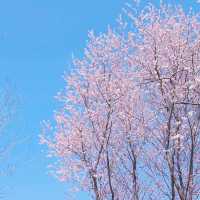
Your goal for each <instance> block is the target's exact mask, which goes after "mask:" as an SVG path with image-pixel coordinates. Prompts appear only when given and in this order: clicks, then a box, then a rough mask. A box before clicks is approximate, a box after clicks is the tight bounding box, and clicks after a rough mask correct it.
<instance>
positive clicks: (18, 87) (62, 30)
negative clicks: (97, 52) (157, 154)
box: [0, 0, 196, 200]
mask: <svg viewBox="0 0 200 200" xmlns="http://www.w3.org/2000/svg"><path fill="white" fill-rule="evenodd" d="M125 2H127V1H125V0H57V1H55V0H54V1H53V0H48V1H47V0H0V71H1V73H0V79H1V80H8V82H9V83H11V85H14V87H13V88H14V89H13V90H15V91H14V93H16V94H18V95H19V96H20V99H21V101H20V104H19V106H18V108H17V111H18V114H17V115H16V118H15V119H14V120H13V121H12V126H11V127H9V129H8V130H7V132H9V135H12V134H13V135H17V137H18V140H17V146H16V148H15V149H14V150H12V151H11V153H10V155H9V160H7V162H9V163H11V164H14V165H15V166H16V168H15V171H14V173H13V174H12V175H10V176H5V177H2V178H1V179H0V188H1V187H2V188H3V190H4V191H5V199H7V200H27V199H28V200H36V199H37V200H40V199H48V200H63V199H65V197H67V194H66V188H67V186H66V185H65V184H63V183H59V182H58V181H57V180H56V179H55V178H53V177H51V176H49V175H48V174H47V171H48V170H47V165H48V163H49V160H48V159H47V158H46V157H45V153H44V151H43V147H42V146H41V145H39V144H38V135H39V133H40V128H41V127H40V122H41V121H42V120H43V119H51V118H52V115H53V110H55V108H56V100H55V99H54V96H55V95H56V93H57V92H58V91H59V90H61V89H62V88H63V87H64V81H63V79H62V75H63V73H64V71H66V72H67V71H68V70H69V68H70V62H71V55H72V53H73V54H74V55H75V56H76V55H77V56H80V55H81V54H82V52H83V48H84V47H85V44H86V40H87V33H88V30H91V29H94V30H95V33H99V32H104V31H106V29H107V26H108V24H110V25H111V26H114V25H115V24H116V22H115V19H116V17H117V16H118V14H119V13H120V12H121V9H122V7H123V6H124V4H125ZM187 2H189V1H187ZM190 2H192V1H190ZM191 5H192V4H191ZM193 5H194V4H193ZM186 7H188V5H186ZM195 7H196V5H195ZM0 82H1V81H0ZM81 196H82V197H80V198H79V199H81V200H86V199H87V198H86V196H84V195H82V194H81ZM67 199H68V198H67Z"/></svg>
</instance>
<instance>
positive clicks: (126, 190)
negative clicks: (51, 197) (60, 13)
mask: <svg viewBox="0 0 200 200" xmlns="http://www.w3.org/2000/svg"><path fill="white" fill-rule="evenodd" d="M133 11H134V9H128V10H127V12H126V14H127V16H128V17H129V20H128V24H131V26H130V27H134V28H130V27H128V28H124V27H125V26H124V25H125V24H127V23H125V24H124V23H123V22H120V26H121V27H122V28H121V29H120V31H119V32H117V31H114V30H111V29H110V28H109V29H108V32H107V33H105V34H101V35H99V36H94V34H93V33H90V35H89V43H88V45H87V48H86V49H85V54H84V57H83V58H82V59H74V67H73V68H74V70H73V72H72V73H71V74H70V75H66V76H65V80H66V89H65V91H64V92H61V93H60V94H59V95H58V97H57V98H58V99H59V100H60V101H61V102H62V105H63V107H62V109H61V110H60V111H58V112H57V113H56V114H55V121H56V127H54V128H53V133H54V134H53V136H51V135H46V133H45V135H43V136H42V137H41V142H42V143H45V144H47V145H48V147H49V149H50V154H51V155H53V156H55V157H58V158H59V161H60V162H59V163H58V165H56V168H57V170H56V174H57V175H58V177H59V178H60V179H61V180H73V181H76V184H77V185H78V187H80V188H82V189H84V190H86V191H88V192H89V193H90V194H91V198H92V199H96V200H107V199H112V200H121V199H124V200H129V199H130V200H140V199H171V200H176V199H177V200H178V199H180V200H193V199H199V198H200V197H199V191H200V179H199V178H200V177H199V172H200V162H199V161H200V152H199V151H200V143H199V142H200V141H199V140H200V138H199V135H200V131H199V122H200V94H199V90H200V60H199V55H200V54H199V52H200V21H199V16H198V15H197V14H195V13H192V11H191V12H189V13H185V12H184V11H183V9H182V8H181V7H179V6H177V7H170V6H167V5H164V4H161V5H160V7H159V8H156V7H155V6H153V5H149V6H147V7H145V9H144V10H142V11H140V13H134V12H133ZM47 126H48V129H51V128H52V127H49V125H47Z"/></svg>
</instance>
